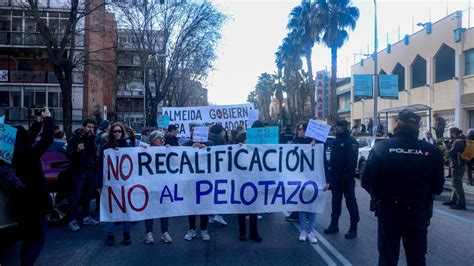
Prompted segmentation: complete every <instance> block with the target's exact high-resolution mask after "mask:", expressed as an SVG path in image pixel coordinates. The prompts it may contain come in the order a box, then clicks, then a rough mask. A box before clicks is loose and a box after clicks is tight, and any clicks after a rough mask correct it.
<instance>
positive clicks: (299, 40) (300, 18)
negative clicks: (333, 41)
mask: <svg viewBox="0 0 474 266" xmlns="http://www.w3.org/2000/svg"><path fill="white" fill-rule="evenodd" d="M316 7H317V5H316V4H315V3H311V1H310V0H302V1H301V4H300V5H298V6H296V7H295V8H293V10H291V13H290V19H289V21H288V25H287V28H288V29H289V30H290V31H291V32H292V34H293V35H294V40H293V41H294V42H295V43H294V45H296V46H298V47H299V48H300V52H301V55H302V56H304V57H305V59H306V66H307V68H308V78H309V80H308V81H309V87H308V89H309V90H308V92H307V93H304V94H305V97H304V99H306V96H307V94H309V95H310V98H311V114H315V85H314V81H313V64H312V62H311V54H312V49H313V46H314V44H315V43H316V42H319V32H320V31H319V28H318V26H319V25H315V24H314V23H313V21H312V19H311V14H312V10H313V9H315V8H316Z"/></svg>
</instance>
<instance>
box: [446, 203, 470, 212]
mask: <svg viewBox="0 0 474 266" xmlns="http://www.w3.org/2000/svg"><path fill="white" fill-rule="evenodd" d="M449 208H450V209H452V210H460V211H465V210H466V205H460V204H455V205H453V206H450V207H449Z"/></svg>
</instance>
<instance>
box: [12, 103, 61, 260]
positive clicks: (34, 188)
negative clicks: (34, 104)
mask: <svg viewBox="0 0 474 266" xmlns="http://www.w3.org/2000/svg"><path fill="white" fill-rule="evenodd" d="M16 128H17V136H16V142H15V151H14V155H13V161H12V166H13V168H14V169H15V171H16V175H17V176H18V177H19V178H20V179H21V180H22V181H23V183H24V184H25V188H24V190H22V191H21V192H17V193H14V194H13V195H12V202H13V207H14V211H15V214H16V219H17V222H18V232H19V235H20V238H21V240H22V243H21V248H20V260H21V265H33V264H35V261H36V259H37V258H38V256H39V254H40V252H41V249H42V248H43V246H44V243H45V236H46V218H45V217H46V214H47V213H49V211H50V210H51V203H50V200H49V193H48V189H47V186H46V180H45V177H44V173H43V169H42V165H41V157H42V156H43V154H45V153H46V151H47V150H48V148H49V146H51V144H52V143H53V138H54V120H53V119H52V118H51V113H50V111H49V109H48V108H47V107H45V108H43V109H42V110H41V115H40V116H38V117H37V122H35V123H33V125H32V126H31V127H30V130H29V132H27V131H26V129H25V128H24V127H23V126H16ZM40 131H42V134H41V138H40V139H39V141H38V142H37V143H34V140H35V139H36V137H37V136H38V134H39V132H40Z"/></svg>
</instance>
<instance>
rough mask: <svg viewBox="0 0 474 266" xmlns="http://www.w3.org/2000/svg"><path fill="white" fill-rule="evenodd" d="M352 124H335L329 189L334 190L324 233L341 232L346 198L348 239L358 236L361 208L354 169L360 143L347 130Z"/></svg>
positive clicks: (344, 121)
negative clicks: (329, 215)
mask: <svg viewBox="0 0 474 266" xmlns="http://www.w3.org/2000/svg"><path fill="white" fill-rule="evenodd" d="M348 126H349V122H347V121H346V120H338V121H336V125H335V128H334V130H335V133H336V139H335V140H334V142H333V144H332V149H331V159H330V162H329V188H330V189H331V191H332V212H331V224H330V225H329V227H328V228H327V229H325V230H324V233H325V234H334V233H338V232H339V225H338V223H339V217H340V216H341V204H342V196H344V198H345V199H346V205H347V210H348V211H349V215H350V221H351V225H350V228H349V231H348V232H347V234H345V238H347V239H352V238H355V237H357V223H358V222H359V209H358V207H357V201H356V198H355V180H354V178H355V169H356V165H357V157H358V154H359V152H358V151H359V144H358V143H357V141H356V140H355V139H354V138H352V137H351V136H350V134H349V130H348Z"/></svg>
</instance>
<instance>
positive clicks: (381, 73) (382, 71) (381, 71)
mask: <svg viewBox="0 0 474 266" xmlns="http://www.w3.org/2000/svg"><path fill="white" fill-rule="evenodd" d="M379 75H387V72H385V70H383V69H381V70H380V72H379Z"/></svg>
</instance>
